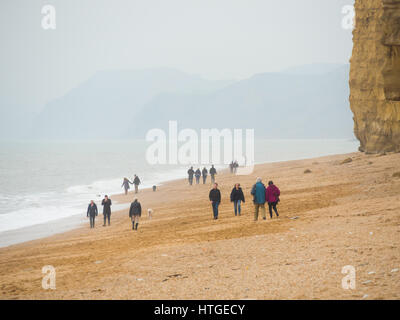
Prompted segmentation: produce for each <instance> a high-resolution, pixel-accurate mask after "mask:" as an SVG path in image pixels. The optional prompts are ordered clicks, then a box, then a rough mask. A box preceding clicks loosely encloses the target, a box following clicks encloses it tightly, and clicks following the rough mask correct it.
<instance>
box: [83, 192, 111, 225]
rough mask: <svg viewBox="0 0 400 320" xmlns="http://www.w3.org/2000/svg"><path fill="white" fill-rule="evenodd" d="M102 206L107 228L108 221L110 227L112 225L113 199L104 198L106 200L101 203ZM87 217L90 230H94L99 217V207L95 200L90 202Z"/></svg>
mask: <svg viewBox="0 0 400 320" xmlns="http://www.w3.org/2000/svg"><path fill="white" fill-rule="evenodd" d="M101 205H102V206H103V217H104V224H103V227H105V226H106V222H107V221H108V225H111V205H112V202H111V199H110V198H108V196H107V195H106V196H104V199H103V200H102V201H101ZM86 215H87V217H88V218H89V220H90V228H94V225H95V220H96V217H97V216H98V210H97V205H96V204H95V203H94V201H93V200H91V201H90V203H89V206H88V209H87V214H86Z"/></svg>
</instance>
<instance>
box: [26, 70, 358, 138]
mask: <svg viewBox="0 0 400 320" xmlns="http://www.w3.org/2000/svg"><path fill="white" fill-rule="evenodd" d="M348 78H349V67H348V66H346V65H342V66H337V65H310V66H302V67H296V68H291V69H287V70H285V71H283V72H281V73H261V74H257V75H254V76H253V77H251V78H249V79H245V80H241V81H237V82H232V81H231V82H229V81H208V80H204V79H202V78H200V77H199V76H194V75H188V74H185V73H183V72H179V71H176V70H171V69H154V70H139V71H105V72H99V73H97V74H96V75H94V76H93V77H91V78H90V79H89V80H88V81H86V82H85V83H82V84H81V85H79V86H78V87H77V88H75V89H74V90H72V91H70V92H69V93H68V94H66V95H65V96H64V97H61V98H60V99H58V100H56V101H52V102H50V103H48V104H47V105H46V107H45V108H44V110H43V111H42V112H41V113H40V114H39V116H38V117H37V118H36V120H35V121H34V124H33V130H32V134H31V137H33V138H55V139H57V138H61V139H91V138H106V139H112V138H124V137H125V138H144V137H145V135H146V132H147V131H148V130H149V129H152V128H163V129H167V126H168V120H177V121H178V123H179V127H180V128H194V129H200V128H219V129H222V128H254V129H255V132H256V136H257V137H260V138H261V137H263V138H351V137H353V120H352V114H351V111H350V108H349V102H348V98H349V88H348Z"/></svg>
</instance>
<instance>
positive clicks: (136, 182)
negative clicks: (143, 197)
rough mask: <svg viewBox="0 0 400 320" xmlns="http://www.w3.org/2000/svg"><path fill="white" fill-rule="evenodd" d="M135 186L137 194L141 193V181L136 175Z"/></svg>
mask: <svg viewBox="0 0 400 320" xmlns="http://www.w3.org/2000/svg"><path fill="white" fill-rule="evenodd" d="M133 184H134V185H135V193H138V192H139V184H140V179H139V177H138V176H137V175H136V174H135V175H134V178H133Z"/></svg>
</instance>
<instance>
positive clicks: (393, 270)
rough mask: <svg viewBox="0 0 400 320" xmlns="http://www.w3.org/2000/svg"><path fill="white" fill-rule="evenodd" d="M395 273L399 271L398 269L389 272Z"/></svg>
mask: <svg viewBox="0 0 400 320" xmlns="http://www.w3.org/2000/svg"><path fill="white" fill-rule="evenodd" d="M397 271H399V269H397V268H396V269H392V270H391V271H390V272H397Z"/></svg>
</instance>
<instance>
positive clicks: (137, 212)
mask: <svg viewBox="0 0 400 320" xmlns="http://www.w3.org/2000/svg"><path fill="white" fill-rule="evenodd" d="M141 216H142V206H141V205H140V202H139V201H138V200H137V199H135V200H133V202H132V203H131V207H130V209H129V218H131V221H132V230H137V228H138V225H139V219H140V217H141Z"/></svg>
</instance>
